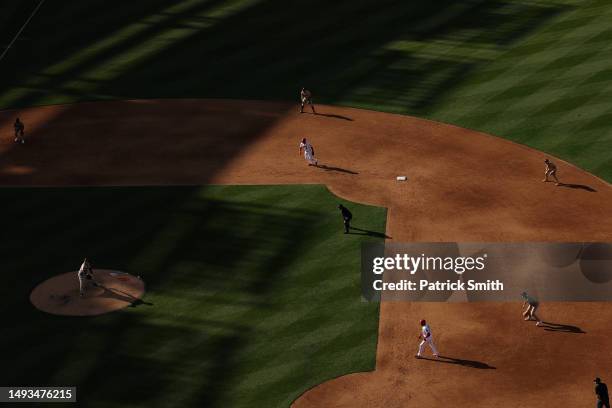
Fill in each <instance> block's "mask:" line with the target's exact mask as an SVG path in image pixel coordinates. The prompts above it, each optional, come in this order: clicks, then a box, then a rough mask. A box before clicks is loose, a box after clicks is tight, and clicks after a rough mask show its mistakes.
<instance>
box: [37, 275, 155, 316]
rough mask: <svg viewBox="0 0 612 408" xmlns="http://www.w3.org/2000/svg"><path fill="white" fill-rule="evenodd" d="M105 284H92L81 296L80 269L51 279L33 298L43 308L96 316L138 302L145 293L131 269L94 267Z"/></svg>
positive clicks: (65, 313)
mask: <svg viewBox="0 0 612 408" xmlns="http://www.w3.org/2000/svg"><path fill="white" fill-rule="evenodd" d="M94 276H95V279H96V281H98V283H100V285H101V287H90V288H89V289H88V290H87V292H86V294H85V295H84V296H83V297H81V296H80V293H79V279H78V277H77V272H76V271H74V272H68V273H64V274H62V275H58V276H54V277H53V278H50V279H47V280H46V281H44V282H43V283H41V284H40V285H38V286H36V287H35V288H34V290H33V291H32V293H31V294H30V301H31V302H32V304H33V305H34V306H36V308H37V309H39V310H42V311H43V312H47V313H51V314H56V315H66V316H95V315H101V314H104V313H108V312H112V311H115V310H119V309H123V308H124V307H127V306H130V305H133V304H137V303H138V302H139V301H140V299H141V298H142V296H143V295H144V293H145V284H144V282H143V281H142V280H141V279H140V278H137V277H135V276H133V275H130V274H129V273H125V272H119V271H112V270H108V269H94Z"/></svg>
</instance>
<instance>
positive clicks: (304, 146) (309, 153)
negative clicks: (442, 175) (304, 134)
mask: <svg viewBox="0 0 612 408" xmlns="http://www.w3.org/2000/svg"><path fill="white" fill-rule="evenodd" d="M302 151H304V159H306V161H307V162H308V165H309V166H316V165H317V164H318V161H317V159H316V158H315V152H314V147H312V145H311V144H310V142H309V141H307V140H306V138H303V139H302V142H301V143H300V154H302Z"/></svg>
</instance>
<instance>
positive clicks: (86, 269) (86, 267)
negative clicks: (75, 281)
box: [79, 262, 93, 278]
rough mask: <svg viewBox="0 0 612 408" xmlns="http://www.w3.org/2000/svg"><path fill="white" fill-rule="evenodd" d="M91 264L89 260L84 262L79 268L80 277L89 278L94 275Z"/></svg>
mask: <svg viewBox="0 0 612 408" xmlns="http://www.w3.org/2000/svg"><path fill="white" fill-rule="evenodd" d="M92 273H93V271H92V270H91V265H90V264H89V262H83V263H82V264H81V267H80V268H79V278H87V277H89V276H90V275H92Z"/></svg>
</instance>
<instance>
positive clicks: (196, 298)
mask: <svg viewBox="0 0 612 408" xmlns="http://www.w3.org/2000/svg"><path fill="white" fill-rule="evenodd" d="M0 200H1V201H2V202H3V211H2V213H1V214H0V219H1V223H2V226H3V236H4V239H3V245H2V247H1V248H0V253H1V256H0V270H1V271H2V275H3V284H2V286H1V289H0V291H1V292H0V293H1V295H2V306H3V307H2V312H1V313H2V322H3V324H2V327H3V332H2V336H0V349H1V350H2V353H3V358H2V369H1V371H0V372H1V373H2V375H1V378H0V383H1V384H3V385H47V386H49V385H76V386H77V387H78V396H79V401H80V404H79V406H82V407H109V406H113V407H153V406H157V407H190V406H193V407H196V406H197V407H245V408H246V407H287V406H288V405H289V403H290V402H291V401H293V400H294V399H295V398H296V397H297V396H298V395H299V394H301V393H302V392H304V391H305V390H306V389H308V388H309V387H312V386H314V385H316V384H318V383H321V382H323V381H324V380H326V379H329V378H332V377H336V376H339V375H341V374H346V373H348V372H354V371H365V370H371V369H373V367H374V361H375V348H376V341H377V324H378V305H377V304H369V303H365V302H362V301H361V299H360V272H359V271H360V245H361V244H362V243H364V242H375V241H377V240H380V239H381V238H380V237H379V236H377V232H380V231H384V230H385V218H386V210H385V209H383V208H378V207H370V206H365V205H359V204H354V203H350V202H349V203H347V202H345V201H344V200H340V199H338V198H337V197H334V196H333V195H332V194H330V193H329V191H328V190H327V189H326V188H325V187H323V186H313V185H308V186H258V187H250V186H242V187H238V186H225V187H223V186H212V187H147V188H72V189H70V188H61V189H29V188H28V189H2V190H0ZM338 203H344V204H345V205H346V206H347V207H349V208H350V209H351V210H353V213H354V222H355V226H356V227H359V228H361V229H362V230H368V231H373V233H370V234H368V233H364V232H360V231H356V232H359V233H360V234H361V235H357V234H354V235H353V234H351V235H344V234H343V233H342V220H341V217H340V214H339V212H338V210H337V209H336V205H337V204H338ZM85 255H88V256H89V257H90V258H91V259H92V261H93V263H94V267H96V266H97V267H99V268H112V269H119V270H124V271H127V272H130V273H132V274H135V275H141V276H142V277H143V279H144V280H145V281H146V283H147V289H148V292H147V294H146V296H145V301H146V302H147V303H151V304H143V305H139V306H137V307H132V308H127V309H125V310H122V311H119V312H115V313H111V314H108V315H104V316H98V317H90V318H79V317H58V316H52V315H48V314H45V313H43V312H39V311H37V310H36V309H34V308H33V306H32V305H31V304H30V303H29V300H28V296H29V293H30V291H31V290H32V288H33V287H34V286H35V285H36V284H38V283H39V282H41V281H43V280H45V279H46V278H48V277H50V276H53V275H56V274H60V273H63V272H66V271H70V270H75V268H77V267H78V264H79V262H80V260H81V258H82V257H83V256H85Z"/></svg>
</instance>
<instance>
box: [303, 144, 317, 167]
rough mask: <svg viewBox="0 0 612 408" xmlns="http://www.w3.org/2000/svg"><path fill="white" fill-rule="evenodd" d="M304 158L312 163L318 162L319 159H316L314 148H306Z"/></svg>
mask: <svg viewBox="0 0 612 408" xmlns="http://www.w3.org/2000/svg"><path fill="white" fill-rule="evenodd" d="M304 159H306V161H307V162H308V163H310V164H317V159H315V157H314V154H312V149H309V148H305V149H304Z"/></svg>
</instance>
